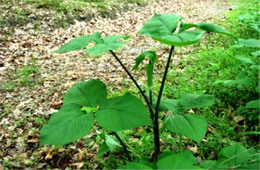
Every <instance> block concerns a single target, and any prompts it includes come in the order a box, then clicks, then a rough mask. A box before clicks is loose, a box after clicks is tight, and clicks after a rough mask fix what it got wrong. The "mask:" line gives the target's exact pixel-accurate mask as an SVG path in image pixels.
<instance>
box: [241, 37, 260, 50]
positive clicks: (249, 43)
mask: <svg viewBox="0 0 260 170" xmlns="http://www.w3.org/2000/svg"><path fill="white" fill-rule="evenodd" d="M238 44H239V45H243V46H245V47H256V48H258V47H260V40H257V39H253V38H250V39H247V40H246V39H242V38H239V39H238Z"/></svg>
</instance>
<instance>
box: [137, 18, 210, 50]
mask: <svg viewBox="0 0 260 170" xmlns="http://www.w3.org/2000/svg"><path fill="white" fill-rule="evenodd" d="M180 20H181V17H180V16H177V15H160V14H155V15H154V16H153V17H152V19H151V20H150V21H148V22H147V23H146V24H145V25H144V26H143V27H142V29H141V31H140V32H139V34H140V35H147V36H149V37H151V38H152V39H154V40H157V41H160V42H161V43H164V44H168V45H174V46H186V45H190V44H194V43H197V42H198V41H200V40H201V39H202V37H203V35H204V33H205V32H204V31H183V32H180V33H179V34H175V35H174V34H173V32H174V31H175V29H176V27H177V25H178V23H179V21H180Z"/></svg>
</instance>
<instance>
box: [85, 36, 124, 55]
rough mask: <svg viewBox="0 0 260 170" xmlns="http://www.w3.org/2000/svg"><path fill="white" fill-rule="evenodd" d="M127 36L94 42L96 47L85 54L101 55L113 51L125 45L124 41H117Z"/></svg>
mask: <svg viewBox="0 0 260 170" xmlns="http://www.w3.org/2000/svg"><path fill="white" fill-rule="evenodd" d="M127 38H128V36H125V35H117V36H107V37H104V38H103V39H100V40H99V41H96V45H95V46H94V47H92V48H89V49H87V52H88V53H90V54H93V55H101V54H103V53H104V52H106V51H109V50H115V49H117V48H119V47H121V46H122V45H124V44H125V43H126V41H118V40H120V39H127Z"/></svg>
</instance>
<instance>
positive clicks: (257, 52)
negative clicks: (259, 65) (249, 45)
mask: <svg viewBox="0 0 260 170" xmlns="http://www.w3.org/2000/svg"><path fill="white" fill-rule="evenodd" d="M251 54H252V55H253V56H254V57H259V56H260V50H258V51H255V52H252V53H251Z"/></svg>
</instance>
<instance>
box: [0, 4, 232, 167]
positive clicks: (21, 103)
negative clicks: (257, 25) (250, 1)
mask: <svg viewBox="0 0 260 170" xmlns="http://www.w3.org/2000/svg"><path fill="white" fill-rule="evenodd" d="M1 3H2V2H1V1H0V8H2V9H1V10H2V11H8V10H10V9H19V8H21V4H19V3H14V4H12V7H10V6H8V5H2V4H1ZM4 7H5V8H6V9H3V8H4ZM28 8H32V6H28ZM230 8H231V6H230V5H229V4H228V3H227V2H226V1H221V0H220V1H215V0H157V1H155V0H153V1H148V2H147V3H146V4H145V5H144V4H143V5H141V6H140V5H133V6H132V7H131V8H129V9H128V10H127V11H124V12H122V11H121V12H118V11H117V10H113V17H112V18H111V17H107V16H106V17H102V15H100V14H94V15H93V16H92V17H91V18H89V21H82V20H77V19H73V20H71V23H69V24H67V25H65V26H64V27H56V26H55V25H54V24H55V22H54V24H53V22H52V23H51V22H50V21H53V20H55V18H54V17H55V15H54V14H55V13H50V11H49V10H48V9H45V8H39V9H35V10H38V13H35V14H34V13H32V14H30V15H31V16H30V17H32V18H34V17H37V16H38V15H42V16H44V14H46V15H47V14H48V13H50V14H49V15H48V17H46V18H44V17H43V18H42V20H39V21H37V22H39V23H38V24H37V25H38V26H37V27H35V24H34V23H33V22H34V19H32V20H28V21H27V20H26V23H25V24H22V25H19V24H18V25H14V26H12V25H3V26H1V27H0V33H1V37H0V82H1V83H0V85H1V86H0V169H3V168H4V167H9V168H24V167H35V168H47V167H49V168H55V167H58V168H66V167H72V168H81V167H85V166H86V162H88V165H87V167H88V168H90V169H91V168H100V165H99V163H98V160H97V159H94V158H95V157H96V154H97V151H98V146H97V145H95V143H92V144H86V143H84V140H79V141H78V142H75V143H73V144H71V145H69V146H67V147H51V146H43V147H39V130H40V128H41V127H42V125H43V124H44V123H45V122H46V121H47V120H48V118H49V116H50V114H52V113H53V112H56V111H57V110H58V109H59V108H60V107H61V105H62V99H63V96H64V93H65V92H66V91H67V90H68V88H69V87H71V85H73V84H74V83H76V82H79V81H82V80H90V79H101V80H102V81H104V82H105V83H106V84H107V85H108V86H109V85H111V86H110V87H111V89H109V90H110V91H119V93H120V92H122V91H123V90H124V89H125V88H131V81H130V80H128V79H126V78H125V77H126V74H125V73H124V72H123V70H122V69H121V68H120V66H119V64H118V63H116V61H115V60H114V59H113V58H112V57H111V56H110V55H109V54H106V55H103V56H102V57H98V58H97V57H89V56H86V54H85V53H84V52H83V51H82V52H71V53H66V54H54V53H52V51H54V50H56V49H58V48H59V47H60V46H61V45H62V44H64V43H65V42H67V41H68V40H70V39H72V38H74V37H77V36H79V35H83V34H84V35H89V34H92V33H94V32H97V31H98V32H100V33H101V34H102V35H130V41H129V42H128V43H127V45H126V46H124V47H123V48H121V49H120V50H118V51H117V54H118V55H119V56H120V58H121V59H122V61H123V63H124V64H126V66H127V67H128V68H130V67H131V66H133V65H134V61H135V58H136V57H137V56H138V55H139V54H140V53H141V52H143V51H145V50H149V49H155V50H156V51H158V55H159V56H160V58H159V59H160V60H162V61H164V58H163V56H165V55H167V53H168V50H169V49H168V47H166V46H163V45H160V44H159V43H156V42H154V41H152V40H151V39H149V38H145V37H142V36H138V31H139V30H140V28H141V27H142V25H143V24H144V23H145V22H146V21H147V20H149V19H150V18H151V17H152V15H153V14H154V13H171V14H177V15H180V16H183V18H184V20H185V21H186V22H193V23H197V22H209V23H210V22H211V21H213V19H214V18H215V17H216V16H218V18H219V19H220V20H221V19H224V15H223V16H222V15H221V13H222V12H224V11H227V10H229V9H230ZM16 11H17V10H16ZM18 12H19V10H18ZM20 12H21V11H20ZM52 12H53V11H52ZM40 13H41V14H40ZM111 15H112V14H111ZM65 23H66V22H65ZM192 49H193V47H189V48H185V50H182V51H181V50H179V49H177V52H176V55H175V56H174V60H173V62H177V61H178V60H179V58H180V57H183V56H187V55H189V54H190V52H191V51H192ZM161 73H162V72H161V71H160V70H156V74H157V75H159V74H161ZM135 75H136V76H137V77H138V81H139V82H140V84H143V83H144V81H145V80H144V76H143V75H144V72H135ZM88 137H89V138H91V137H93V134H90V135H89V136H88ZM86 145H88V146H89V145H91V149H87V147H86Z"/></svg>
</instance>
